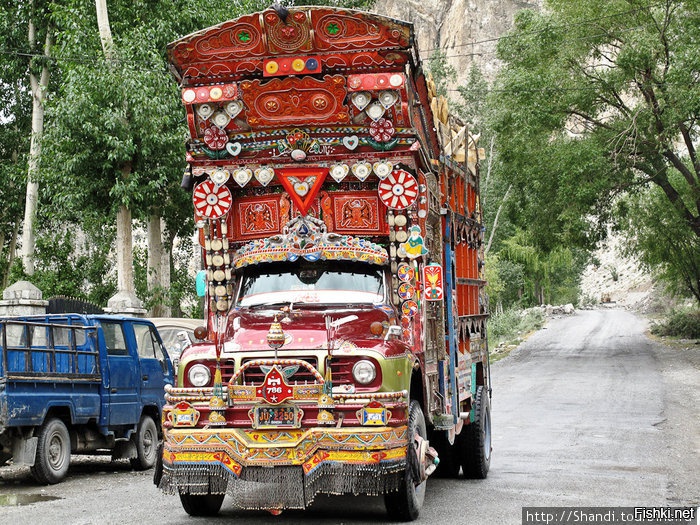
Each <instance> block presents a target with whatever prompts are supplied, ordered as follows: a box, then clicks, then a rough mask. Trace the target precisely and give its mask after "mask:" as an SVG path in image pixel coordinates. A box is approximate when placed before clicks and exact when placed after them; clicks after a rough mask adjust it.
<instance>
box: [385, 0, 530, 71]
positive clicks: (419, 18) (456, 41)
mask: <svg viewBox="0 0 700 525" xmlns="http://www.w3.org/2000/svg"><path fill="white" fill-rule="evenodd" d="M541 4H542V0H530V1H526V0H521V1H518V0H377V2H376V4H375V6H374V9H373V11H374V12H376V13H378V14H382V15H386V16H390V17H392V18H397V19H399V20H406V21H408V22H413V24H414V26H415V30H416V41H417V44H418V48H419V50H420V55H421V58H422V59H423V60H424V61H427V60H428V58H430V55H431V54H432V53H433V52H434V51H435V50H436V49H442V50H443V51H444V52H445V54H446V56H447V59H448V61H449V63H450V65H452V66H453V67H454V68H455V70H456V71H457V78H458V83H459V84H464V82H465V81H466V78H467V74H468V72H469V69H470V67H471V65H472V64H476V65H477V66H478V67H479V68H480V69H481V71H482V72H483V74H484V76H485V77H486V78H487V79H492V78H493V76H494V74H495V72H496V71H497V69H498V66H499V64H498V60H497V59H496V42H497V39H498V38H499V37H500V36H502V35H504V34H505V33H506V32H507V31H508V30H509V29H510V28H511V26H512V24H513V19H514V17H515V13H516V12H517V11H519V10H520V9H524V8H534V9H538V8H540V7H541Z"/></svg>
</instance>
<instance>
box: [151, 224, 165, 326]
mask: <svg viewBox="0 0 700 525" xmlns="http://www.w3.org/2000/svg"><path fill="white" fill-rule="evenodd" d="M162 269H163V234H162V228H161V223H160V217H159V216H158V215H157V214H151V216H150V217H149V220H148V291H149V292H151V294H152V297H153V299H154V300H155V301H154V304H153V306H152V308H151V314H150V315H151V317H164V314H163V310H164V304H163V302H164V301H163V299H164V297H163V292H164V290H165V288H164V286H163V279H162Z"/></svg>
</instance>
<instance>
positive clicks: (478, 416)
mask: <svg viewBox="0 0 700 525" xmlns="http://www.w3.org/2000/svg"><path fill="white" fill-rule="evenodd" d="M458 438H459V439H460V449H461V450H460V452H461V459H462V469H463V470H464V477H466V478H472V479H484V478H486V476H487V475H488V472H489V467H490V466H491V403H490V402H489V395H488V392H487V390H486V389H485V388H484V387H483V386H480V387H478V389H477V391H476V404H475V414H474V422H473V423H471V424H470V425H468V426H466V427H464V428H463V430H462V433H461V434H460V435H459V436H458Z"/></svg>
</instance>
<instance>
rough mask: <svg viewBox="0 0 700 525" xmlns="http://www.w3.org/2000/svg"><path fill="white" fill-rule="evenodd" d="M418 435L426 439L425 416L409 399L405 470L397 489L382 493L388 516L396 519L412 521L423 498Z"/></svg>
mask: <svg viewBox="0 0 700 525" xmlns="http://www.w3.org/2000/svg"><path fill="white" fill-rule="evenodd" d="M416 436H420V437H421V438H422V439H424V440H425V439H427V437H428V432H427V430H426V428H425V417H424V416H423V411H422V410H421V408H420V405H419V404H418V402H417V401H411V405H410V407H409V412H408V439H409V441H408V450H407V452H406V470H405V474H404V476H403V478H402V479H401V484H400V485H399V490H398V491H397V492H389V493H387V494H385V495H384V504H385V506H386V510H387V513H388V514H389V516H390V517H391V518H392V519H394V520H398V521H413V520H415V519H416V518H417V517H418V515H419V514H420V511H421V508H422V507H423V500H424V499H425V486H426V484H427V483H426V481H423V482H422V483H421V482H420V471H421V465H419V464H418V462H419V461H420V460H419V458H418V456H417V454H416V452H417V451H418V448H419V444H420V441H419V440H417V439H416Z"/></svg>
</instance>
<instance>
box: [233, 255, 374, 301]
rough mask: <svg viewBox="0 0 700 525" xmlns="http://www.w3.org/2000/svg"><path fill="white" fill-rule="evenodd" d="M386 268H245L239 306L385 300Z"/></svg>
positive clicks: (330, 265) (291, 265)
mask: <svg viewBox="0 0 700 525" xmlns="http://www.w3.org/2000/svg"><path fill="white" fill-rule="evenodd" d="M385 289H386V288H385V285H384V270H383V269H382V268H380V267H378V266H374V265H369V264H363V263H349V262H338V261H333V262H308V261H301V262H299V261H297V262H285V263H270V264H259V265H256V266H247V267H245V268H244V269H243V273H242V278H241V285H240V288H239V293H238V300H237V305H238V306H241V307H250V306H259V305H266V304H276V303H285V302H292V303H295V304H299V303H322V304H348V303H352V304H362V303H364V304H374V303H381V302H383V301H384V295H385Z"/></svg>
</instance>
